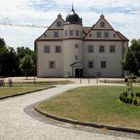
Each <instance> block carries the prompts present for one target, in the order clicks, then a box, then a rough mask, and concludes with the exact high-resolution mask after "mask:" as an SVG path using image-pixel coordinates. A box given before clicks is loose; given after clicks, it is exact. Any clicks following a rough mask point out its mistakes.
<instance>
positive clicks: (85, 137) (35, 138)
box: [0, 84, 129, 140]
mask: <svg viewBox="0 0 140 140" xmlns="http://www.w3.org/2000/svg"><path fill="white" fill-rule="evenodd" d="M78 86H82V85H78V84H69V85H61V86H57V87H56V88H52V89H48V90H44V91H40V92H36V93H33V94H27V95H23V96H19V97H13V98H10V99H5V100H1V101H0V140H129V139H128V138H124V137H116V136H113V135H105V134H99V133H94V132H92V133H91V132H87V131H80V130H76V129H67V128H63V127H59V126H55V125H51V124H46V123H44V122H41V121H38V120H37V119H35V118H32V117H31V116H29V115H28V114H26V113H25V112H24V108H25V107H27V106H29V105H31V104H34V103H36V102H39V101H41V100H43V99H46V98H49V97H52V96H55V95H57V94H59V93H62V92H64V91H66V90H69V89H71V88H75V87H78Z"/></svg>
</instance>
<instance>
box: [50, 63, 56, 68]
mask: <svg viewBox="0 0 140 140" xmlns="http://www.w3.org/2000/svg"><path fill="white" fill-rule="evenodd" d="M51 63H53V64H51ZM49 68H50V69H55V68H56V63H55V61H49Z"/></svg>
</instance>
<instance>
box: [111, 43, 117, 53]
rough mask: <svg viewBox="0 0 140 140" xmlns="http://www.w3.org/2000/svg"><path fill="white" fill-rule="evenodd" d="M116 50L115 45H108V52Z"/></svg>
mask: <svg viewBox="0 0 140 140" xmlns="http://www.w3.org/2000/svg"><path fill="white" fill-rule="evenodd" d="M115 52H116V47H115V45H111V46H110V53H115Z"/></svg>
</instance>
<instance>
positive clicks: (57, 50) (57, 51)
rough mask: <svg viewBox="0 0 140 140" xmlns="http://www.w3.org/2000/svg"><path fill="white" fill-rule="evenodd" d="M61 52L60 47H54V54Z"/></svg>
mask: <svg viewBox="0 0 140 140" xmlns="http://www.w3.org/2000/svg"><path fill="white" fill-rule="evenodd" d="M58 48H59V49H58ZM61 52H62V50H61V46H60V45H56V46H55V53H61Z"/></svg>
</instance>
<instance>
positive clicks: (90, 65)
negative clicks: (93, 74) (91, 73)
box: [88, 60, 94, 69]
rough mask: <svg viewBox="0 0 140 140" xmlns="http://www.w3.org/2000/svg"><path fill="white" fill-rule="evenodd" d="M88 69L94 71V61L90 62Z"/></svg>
mask: <svg viewBox="0 0 140 140" xmlns="http://www.w3.org/2000/svg"><path fill="white" fill-rule="evenodd" d="M88 68H89V69H93V68H94V61H92V60H89V61H88Z"/></svg>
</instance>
